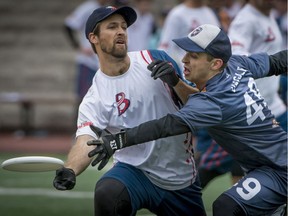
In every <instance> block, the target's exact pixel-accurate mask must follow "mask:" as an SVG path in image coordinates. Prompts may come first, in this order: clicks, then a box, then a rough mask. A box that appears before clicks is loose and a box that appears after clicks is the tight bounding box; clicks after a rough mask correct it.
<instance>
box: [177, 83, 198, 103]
mask: <svg viewBox="0 0 288 216" xmlns="http://www.w3.org/2000/svg"><path fill="white" fill-rule="evenodd" d="M173 89H174V90H175V92H176V94H177V95H178V97H179V98H180V100H181V101H182V103H183V104H185V103H186V102H187V100H188V96H189V95H190V94H194V93H197V92H199V90H198V89H197V88H194V87H192V86H190V85H188V84H187V83H185V82H184V81H182V80H179V82H178V83H177V85H176V86H174V87H173Z"/></svg>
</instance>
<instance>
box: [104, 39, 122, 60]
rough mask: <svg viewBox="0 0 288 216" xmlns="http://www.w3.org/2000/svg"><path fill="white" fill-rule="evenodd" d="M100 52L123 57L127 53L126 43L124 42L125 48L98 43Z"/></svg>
mask: <svg viewBox="0 0 288 216" xmlns="http://www.w3.org/2000/svg"><path fill="white" fill-rule="evenodd" d="M100 48H101V50H102V52H104V53H106V54H109V55H111V56H113V57H115V58H124V57H125V56H126V55H127V44H125V48H123V49H122V48H121V49H120V48H117V47H116V46H115V44H113V46H112V47H107V46H106V45H105V44H104V43H102V44H101V45H100Z"/></svg>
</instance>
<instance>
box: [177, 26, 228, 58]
mask: <svg viewBox="0 0 288 216" xmlns="http://www.w3.org/2000/svg"><path fill="white" fill-rule="evenodd" d="M173 41H174V42H175V43H176V44H177V45H178V46H179V47H180V48H182V49H183V50H185V51H186V52H196V53H201V52H205V53H208V54H210V55H212V56H213V57H215V58H220V59H222V60H223V62H225V63H227V62H228V60H229V58H230V57H231V55H232V51H231V43H230V39H229V37H228V36H227V34H226V33H225V32H224V31H223V30H222V29H220V28H219V27H218V26H215V25H210V24H204V25H201V26H198V27H197V28H195V29H194V30H193V31H192V32H190V33H189V34H188V36H187V37H184V38H178V39H173Z"/></svg>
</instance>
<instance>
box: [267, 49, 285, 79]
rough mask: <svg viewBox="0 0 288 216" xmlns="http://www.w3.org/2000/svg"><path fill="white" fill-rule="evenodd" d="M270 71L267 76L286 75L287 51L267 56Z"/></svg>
mask: <svg viewBox="0 0 288 216" xmlns="http://www.w3.org/2000/svg"><path fill="white" fill-rule="evenodd" d="M269 62H270V70H269V73H268V76H273V75H280V74H285V73H286V74H287V50H283V51H280V52H278V53H275V54H274V55H270V56H269Z"/></svg>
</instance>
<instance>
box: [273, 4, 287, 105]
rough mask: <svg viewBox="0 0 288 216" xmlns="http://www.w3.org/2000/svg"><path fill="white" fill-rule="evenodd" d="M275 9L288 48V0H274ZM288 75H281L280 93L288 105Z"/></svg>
mask: <svg viewBox="0 0 288 216" xmlns="http://www.w3.org/2000/svg"><path fill="white" fill-rule="evenodd" d="M274 6H275V9H274V10H273V12H274V16H275V18H276V22H277V24H278V26H279V28H280V31H281V33H282V37H283V49H287V48H288V43H287V40H288V35H287V32H288V30H287V28H288V17H287V14H288V12H287V0H278V1H274ZM287 82H288V81H287V75H284V74H283V75H281V76H280V86H279V94H280V97H281V98H282V100H283V101H284V103H285V105H286V106H287V91H288V88H287Z"/></svg>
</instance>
